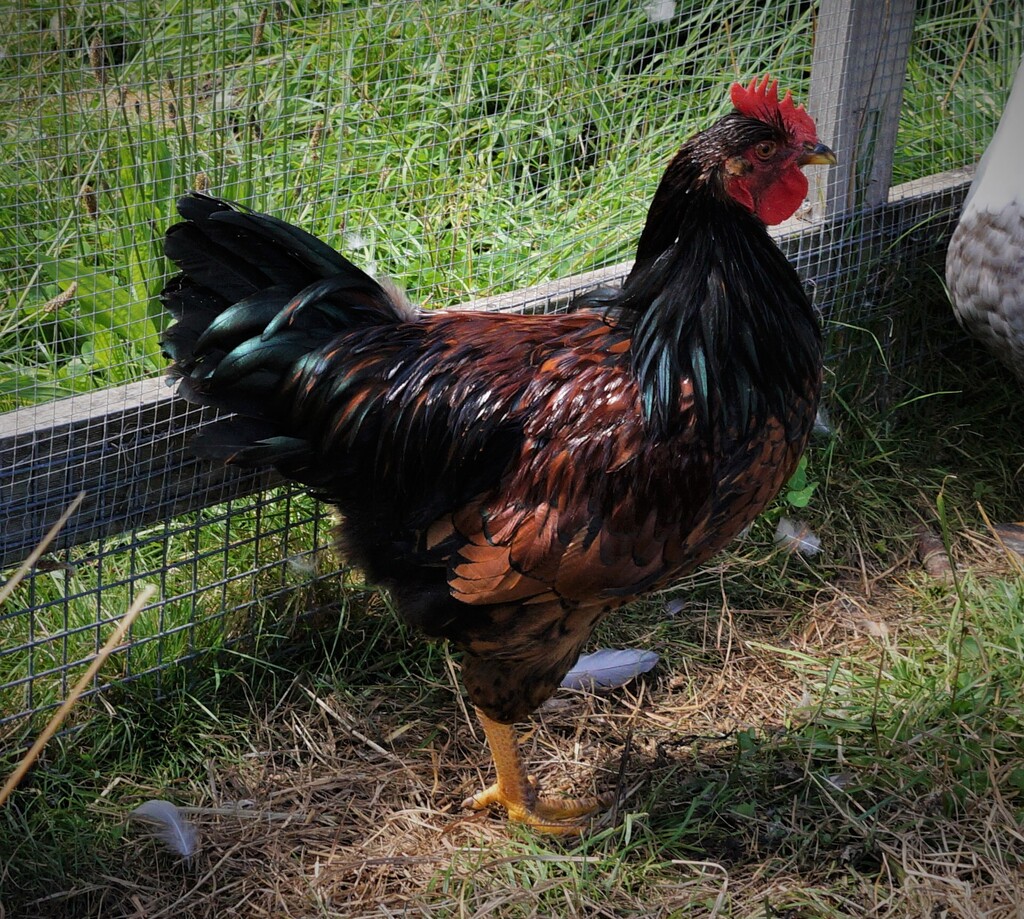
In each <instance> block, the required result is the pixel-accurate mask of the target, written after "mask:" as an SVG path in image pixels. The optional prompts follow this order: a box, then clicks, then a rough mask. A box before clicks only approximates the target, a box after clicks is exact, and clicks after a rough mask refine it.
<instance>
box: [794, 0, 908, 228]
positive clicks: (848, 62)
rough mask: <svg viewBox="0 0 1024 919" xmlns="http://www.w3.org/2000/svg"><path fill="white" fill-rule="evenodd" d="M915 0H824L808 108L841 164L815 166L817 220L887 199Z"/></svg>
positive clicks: (814, 209) (813, 204) (813, 195)
mask: <svg viewBox="0 0 1024 919" xmlns="http://www.w3.org/2000/svg"><path fill="white" fill-rule="evenodd" d="M913 31H914V0H821V6H820V8H819V12H818V24H817V32H816V34H815V39H814V58H813V61H812V65H811V93H810V102H809V104H808V109H809V111H810V113H811V115H813V116H814V119H815V121H816V122H817V125H818V136H819V137H821V139H822V140H823V141H825V142H826V143H827V144H829V145H830V146H831V147H832V149H834V150H835V151H836V154H837V155H838V158H839V164H838V166H833V167H832V168H831V169H828V170H824V169H822V170H814V173H815V174H814V175H813V176H811V192H810V198H809V200H810V202H811V207H812V216H814V217H815V218H828V217H836V216H838V215H839V214H844V213H849V212H850V211H853V210H855V209H858V210H859V209H862V208H866V209H868V210H870V209H872V208H874V207H877V206H880V205H883V204H885V203H886V201H887V199H888V195H889V186H890V185H891V183H892V164H893V155H894V152H895V147H896V131H897V128H898V127H899V119H900V107H901V103H902V100H903V82H904V79H905V76H906V69H907V58H908V56H909V54H910V43H911V39H912V37H913Z"/></svg>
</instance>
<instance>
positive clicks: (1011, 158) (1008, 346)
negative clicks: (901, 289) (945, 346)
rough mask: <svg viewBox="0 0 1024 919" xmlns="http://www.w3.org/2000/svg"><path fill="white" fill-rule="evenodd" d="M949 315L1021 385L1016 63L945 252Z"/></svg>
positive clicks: (1022, 181)
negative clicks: (999, 114)
mask: <svg viewBox="0 0 1024 919" xmlns="http://www.w3.org/2000/svg"><path fill="white" fill-rule="evenodd" d="M946 283H947V285H948V286H949V294H950V298H951V299H952V301H953V311H954V312H955V313H956V316H957V318H958V319H959V320H960V324H961V325H962V326H963V327H964V329H966V330H967V332H968V333H970V334H971V335H973V336H974V337H975V338H977V339H979V340H980V341H981V342H982V343H983V344H984V345H985V346H986V347H988V348H989V350H990V351H992V353H993V354H994V355H995V356H996V357H997V358H998V359H999V360H1000V361H1002V362H1003V363H1004V364H1005V365H1006V366H1007V367H1009V368H1010V370H1012V371H1013V373H1014V374H1015V375H1016V376H1017V378H1018V379H1019V380H1020V381H1021V383H1022V384H1024V62H1022V63H1021V66H1020V67H1019V68H1018V70H1017V76H1016V79H1015V80H1014V81H1013V88H1012V89H1011V90H1010V98H1009V99H1008V100H1007V103H1006V108H1005V110H1004V111H1003V117H1002V119H1001V120H1000V122H999V127H998V128H996V133H995V135H994V136H993V138H992V141H991V142H990V143H989V145H988V149H987V150H986V151H985V155H984V156H983V157H982V158H981V162H980V163H979V164H978V169H977V172H976V173H975V175H974V181H973V182H972V183H971V189H970V191H969V192H968V195H967V199H966V201H965V202H964V210H963V214H962V215H961V217H960V222H959V223H958V224H957V227H956V230H954V232H953V238H952V240H951V241H950V244H949V251H948V252H947V253H946Z"/></svg>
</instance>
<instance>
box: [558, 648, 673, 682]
mask: <svg viewBox="0 0 1024 919" xmlns="http://www.w3.org/2000/svg"><path fill="white" fill-rule="evenodd" d="M657 663H658V655H657V654H655V652H654V651H639V650H637V649H635V648H601V649H600V650H598V651H595V652H594V653H593V654H581V655H580V659H579V660H578V661H576V666H575V667H573V668H572V670H570V671H569V672H568V673H567V674H566V675H565V678H564V679H563V680H562V686H563V688H565V689H590V688H594V687H598V686H600V687H604V688H606V689H607V688H611V687H614V686H622V685H623V684H624V683H628V682H629V681H630V680H632V679H633V678H634V677H636V676H639V675H640V674H641V673H647V671H648V670H650V669H651V668H652V667H653V666H654V665H655V664H657Z"/></svg>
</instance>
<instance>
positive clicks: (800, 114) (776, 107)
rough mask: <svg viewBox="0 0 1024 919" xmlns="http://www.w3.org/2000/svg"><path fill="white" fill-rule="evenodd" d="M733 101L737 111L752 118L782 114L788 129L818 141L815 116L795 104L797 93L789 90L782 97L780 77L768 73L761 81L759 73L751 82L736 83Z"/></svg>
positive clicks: (793, 133) (733, 87) (797, 135)
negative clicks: (774, 78) (774, 77)
mask: <svg viewBox="0 0 1024 919" xmlns="http://www.w3.org/2000/svg"><path fill="white" fill-rule="evenodd" d="M730 96H731V98H732V104H733V105H734V106H735V108H736V111H737V112H739V113H740V114H741V115H746V116H747V117H748V118H758V119H761V120H762V121H763V120H765V119H766V118H773V117H776V116H778V117H781V118H782V123H783V124H784V125H785V126H786V129H787V130H788V131H789V132H790V133H791V134H792V135H793V136H794V137H795V138H796V139H797V140H801V141H803V140H810V141H817V139H818V132H817V129H816V128H815V127H814V119H813V118H811V116H810V115H808V114H807V112H806V110H805V109H804V107H803V106H802V105H794V103H793V94H792V93H790V92H787V93H786V95H785V96H784V97H783V99H782V101H781V102H780V101H779V81H778V80H773V79H772V78H771V77H770V76H769V75H768V74H765V75H764V77H763V78H762V79H761V82H760V83H758V82H757V77H754V79H753V80H751V81H750V85H749V86H744V85H743V84H742V83H733V84H732V91H731V92H730Z"/></svg>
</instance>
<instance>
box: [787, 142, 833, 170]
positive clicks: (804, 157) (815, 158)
mask: <svg viewBox="0 0 1024 919" xmlns="http://www.w3.org/2000/svg"><path fill="white" fill-rule="evenodd" d="M837 162H839V161H838V160H837V159H836V155H835V154H834V153H833V152H832V150H831V149H830V148H829V147H826V146H825V145H824V144H805V145H804V152H803V153H801V154H800V156H799V157H798V158H797V163H798V164H799V165H801V166H835V164H836V163H837Z"/></svg>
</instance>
